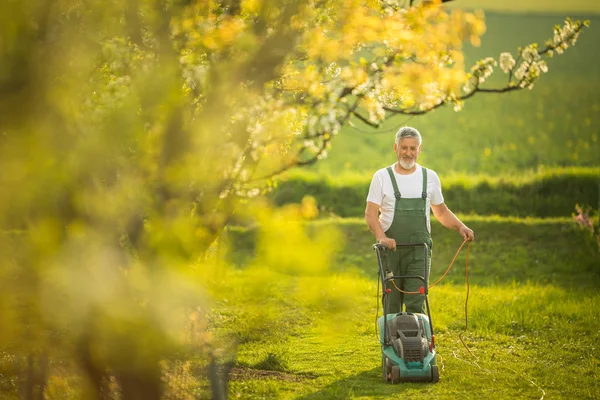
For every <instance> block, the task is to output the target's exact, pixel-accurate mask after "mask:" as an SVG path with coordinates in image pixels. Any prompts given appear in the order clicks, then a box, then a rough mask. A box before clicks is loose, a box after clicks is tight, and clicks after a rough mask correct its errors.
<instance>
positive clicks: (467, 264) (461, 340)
mask: <svg viewBox="0 0 600 400" xmlns="http://www.w3.org/2000/svg"><path fill="white" fill-rule="evenodd" d="M465 243H467V240H466V239H465V241H464V242H462V244H461V245H460V247H459V248H458V250H457V251H456V254H455V255H454V258H453V259H452V262H451V263H450V265H449V266H448V268H446V271H445V272H444V274H443V275H442V276H441V277H440V278H439V279H438V280H437V281H435V282H434V283H432V284H431V285H429V288H430V289H431V288H432V287H434V286H435V285H437V284H438V283H439V282H440V281H441V280H442V279H444V277H445V276H446V275H448V272H449V271H450V269H451V268H452V266H453V265H454V261H456V257H458V254H459V253H460V251H461V250H462V248H463V247H464V245H465ZM470 251H471V242H469V245H468V246H467V254H466V259H465V277H466V281H467V297H466V298H465V329H464V330H463V331H462V332H461V333H460V334H459V335H458V339H460V342H461V343H462V344H463V346H464V347H465V349H467V351H468V352H469V353H470V354H471V355H472V356H473V358H475V359H477V357H476V356H475V354H473V352H471V350H470V349H469V346H467V344H466V343H465V342H464V340H463V338H462V335H463V334H464V333H465V332H466V331H467V328H468V327H469V314H468V304H469V291H470V285H469V252H470ZM392 284H393V285H394V287H395V288H396V289H397V290H398V291H400V292H402V293H404V294H421V292H406V291H404V290H402V289H400V288H399V287H398V286H396V282H394V280H393V279H392Z"/></svg>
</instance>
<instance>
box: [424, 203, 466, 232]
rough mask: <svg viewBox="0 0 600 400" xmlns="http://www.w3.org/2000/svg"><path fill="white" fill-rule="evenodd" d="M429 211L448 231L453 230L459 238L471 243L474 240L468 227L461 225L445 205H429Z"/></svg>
mask: <svg viewBox="0 0 600 400" xmlns="http://www.w3.org/2000/svg"><path fill="white" fill-rule="evenodd" d="M431 210H432V211H433V215H435V218H437V220H438V221H440V223H441V224H442V225H444V226H445V227H446V228H448V229H453V230H455V231H458V233H460V236H462V237H463V239H466V240H469V241H472V240H475V234H474V233H473V231H472V230H471V229H469V227H468V226H466V225H465V224H463V223H462V221H461V220H460V219H458V217H457V216H456V215H454V213H453V212H452V211H450V209H449V208H448V206H446V204H445V203H441V204H438V205H433V204H432V205H431Z"/></svg>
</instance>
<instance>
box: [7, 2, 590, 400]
mask: <svg viewBox="0 0 600 400" xmlns="http://www.w3.org/2000/svg"><path fill="white" fill-rule="evenodd" d="M435 3H436V2H424V3H423V4H421V3H419V5H418V6H416V7H410V8H407V9H405V8H403V7H401V6H399V5H398V2H395V1H381V2H378V1H366V2H364V1H358V0H345V1H342V2H340V1H306V2H297V1H291V0H279V1H253V0H246V1H235V0H229V1H208V2H206V1H182V0H168V1H156V0H138V1H133V0H132V1H127V2H122V1H116V0H108V1H104V2H97V1H92V0H60V1H50V0H28V1H8V2H3V3H2V5H1V6H0V37H1V38H2V39H1V40H0V171H1V172H0V188H1V190H0V235H1V238H2V240H0V254H2V258H1V259H0V293H1V295H0V324H1V326H2V327H3V329H2V331H0V343H3V348H2V349H0V350H1V351H2V352H3V353H2V354H9V355H10V357H14V359H10V360H8V361H6V363H4V362H3V364H7V365H9V366H10V365H13V366H15V368H14V371H28V372H29V375H28V376H25V377H24V376H23V374H20V373H19V372H14V373H13V372H11V374H12V375H11V376H7V377H2V382H1V383H0V384H1V385H2V388H3V389H5V388H6V389H7V390H8V392H6V393H7V396H9V395H13V394H14V395H16V394H17V393H18V392H19V390H21V389H22V390H24V391H25V392H26V394H25V397H32V396H33V395H34V393H33V392H35V391H37V392H38V393H39V392H41V391H45V392H46V393H51V394H52V395H56V396H57V397H60V396H62V395H67V396H69V397H73V398H86V399H87V398H98V397H100V396H106V395H107V394H111V395H112V396H116V397H121V398H125V399H157V398H159V397H161V396H162V395H163V394H165V395H167V396H171V394H169V393H172V390H173V388H172V386H173V385H175V386H177V387H182V388H185V389H182V390H185V391H186V393H187V394H186V395H185V396H186V397H192V396H193V395H194V394H193V392H194V391H195V390H203V389H202V387H201V386H202V383H201V382H200V380H201V379H200V378H198V379H197V377H199V376H204V377H207V380H208V382H209V384H210V391H212V393H213V396H214V397H215V398H219V397H223V396H224V388H223V381H224V378H223V377H222V376H219V375H221V371H223V370H224V371H225V372H227V368H230V367H231V363H232V362H233V361H232V357H233V354H234V351H235V350H234V348H235V343H236V340H240V337H244V336H245V337H246V338H250V339H252V338H253V332H254V334H255V335H262V336H265V335H268V334H269V333H270V330H271V328H272V326H271V324H270V323H269V322H270V321H273V320H274V319H275V318H279V317H280V316H281V314H282V313H284V310H285V309H286V308H285V307H282V305H284V306H288V307H289V308H292V309H293V308H294V307H293V304H294V302H295V301H296V300H298V299H301V300H302V303H301V305H302V307H306V308H310V307H314V306H315V304H319V305H320V304H323V303H327V304H328V306H327V308H326V309H327V310H328V311H332V312H334V311H339V310H341V309H343V307H344V305H345V297H344V294H343V293H342V292H341V291H336V290H335V286H329V290H324V291H321V290H319V287H318V286H316V285H309V284H304V285H298V286H296V284H295V283H296V280H297V279H299V278H298V277H300V276H302V277H308V278H307V279H309V280H310V279H313V278H314V279H319V277H320V276H321V277H322V275H324V274H325V273H326V271H327V268H328V264H329V262H328V260H329V259H330V258H329V257H330V256H331V253H332V251H333V249H334V248H335V246H336V243H339V241H340V236H339V235H338V234H336V233H335V231H334V230H327V229H322V230H320V231H319V232H312V233H311V232H307V231H306V229H305V226H304V225H303V224H302V221H303V220H304V219H311V218H314V217H315V216H316V206H315V201H314V200H311V199H310V198H306V199H305V200H303V201H302V202H301V204H299V205H297V206H290V207H287V208H284V209H282V210H276V211H273V210H270V209H269V207H267V206H265V205H262V204H260V203H258V204H256V205H255V207H257V208H250V207H245V208H244V207H239V205H240V202H243V200H244V199H245V198H247V197H250V196H253V195H257V194H259V193H261V191H264V190H266V189H267V188H268V186H269V185H270V184H272V183H271V181H270V178H271V177H272V176H274V175H277V174H278V173H280V172H281V171H283V170H285V169H287V168H291V167H293V166H296V165H305V164H308V163H312V162H314V161H316V160H317V159H319V158H322V157H323V156H324V155H325V150H326V148H327V147H328V146H329V143H330V141H331V138H332V136H334V135H335V134H337V133H338V132H339V130H340V127H341V126H342V125H343V124H345V123H346V122H347V121H348V119H349V118H350V116H355V117H357V118H362V119H363V120H364V121H366V123H370V124H374V125H377V124H379V123H381V121H382V119H383V118H384V117H385V112H384V111H385V110H392V111H391V112H396V113H409V114H415V113H417V114H421V113H426V112H429V111H431V110H433V109H434V108H436V107H438V106H440V105H442V104H445V103H452V104H455V105H456V106H457V107H459V106H460V105H461V104H462V103H461V102H462V100H464V99H466V98H469V97H470V96H472V95H473V94H475V93H476V92H479V91H482V88H481V87H480V84H481V83H482V82H484V81H485V80H486V79H487V77H488V76H489V75H490V74H491V71H490V68H492V66H493V64H494V63H495V61H494V60H491V59H486V60H484V61H481V62H477V63H475V65H474V66H473V67H472V68H471V70H470V72H469V73H466V72H465V71H464V62H463V56H462V52H461V48H462V43H463V41H465V40H468V41H470V42H471V43H473V44H478V43H479V37H480V36H481V34H482V33H483V32H484V30H485V25H484V23H483V21H482V20H481V17H480V16H479V15H476V14H473V13H466V12H461V11H453V12H452V13H448V12H446V10H445V9H444V8H441V7H438V6H437V5H436V4H435ZM583 27H584V24H582V23H580V22H578V21H577V22H571V21H567V23H566V24H565V25H564V26H563V27H557V28H556V32H555V33H556V34H557V35H558V36H556V37H555V38H554V39H553V40H551V41H549V42H548V43H546V47H545V48H544V49H543V50H542V49H541V50H540V51H539V52H538V51H537V50H536V49H535V48H534V47H531V46H528V47H526V48H525V49H524V50H522V51H520V53H519V56H518V59H519V63H516V64H515V65H514V66H513V68H514V69H515V70H514V76H513V73H512V72H513V70H512V69H511V70H510V71H507V72H508V73H510V77H509V79H508V80H507V82H506V84H505V85H506V86H505V87H504V88H503V89H501V91H504V90H507V91H512V90H518V89H521V88H524V87H530V86H531V85H533V84H534V82H535V81H536V80H537V79H538V78H539V76H540V74H541V72H540V71H541V70H543V69H544V68H543V65H544V64H543V63H542V62H543V60H542V58H541V57H542V56H544V55H545V54H548V52H550V51H553V50H557V51H558V50H559V49H560V50H562V49H564V48H566V47H568V46H570V45H571V44H573V43H574V40H575V39H576V37H577V36H578V35H579V33H580V31H581V30H582V29H583ZM363 113H364V114H363ZM242 204H243V203H242ZM236 210H237V211H238V216H237V218H240V219H243V218H248V219H252V220H253V221H254V223H256V224H258V225H259V226H261V230H260V231H259V232H260V233H259V242H258V243H259V244H258V253H257V254H258V256H257V258H256V260H255V261H253V262H252V263H251V264H250V265H248V266H247V268H245V269H243V270H241V271H240V270H234V269H232V268H230V267H229V266H228V265H227V263H226V262H225V261H224V259H223V257H222V256H221V255H220V254H222V253H221V252H228V253H230V252H235V248H225V249H223V247H226V244H222V241H223V240H216V239H217V238H218V237H219V235H220V234H221V233H222V231H223V229H224V228H225V227H226V226H227V224H228V222H229V221H230V219H231V217H232V215H233V214H234V212H235V211H236ZM249 216H250V217H249ZM211 244H212V246H213V247H210V246H211ZM215 248H216V250H215ZM323 279H324V278H323ZM327 279H335V277H332V278H327ZM325 300H326V301H325ZM213 307H214V309H213ZM227 312H229V313H230V314H229V316H228V315H227ZM299 313H300V314H301V311H299ZM218 318H222V319H221V323H222V324H223V325H224V326H225V328H227V329H229V330H230V331H231V335H232V336H229V337H228V339H219V337H217V336H218V335H214V334H213V333H214V332H213V330H214V329H216V328H215V327H216V326H218V323H216V322H215V323H214V324H212V325H211V322H213V321H212V320H211V319H218ZM300 320H301V319H300ZM236 321H239V322H240V323H239V324H238V323H237V322H236ZM294 323H299V322H298V321H297V320H296V319H294V318H291V319H290V325H293V324H294ZM227 329H225V330H227ZM236 335H237V336H236ZM217 364H225V365H224V366H223V368H222V369H220V368H218V366H217ZM3 368H4V366H3ZM10 368H12V367H10ZM10 368H8V370H10V371H13V370H12V369H10ZM177 371H179V372H177ZM170 377H171V378H170ZM177 377H179V378H182V379H183V378H185V379H184V381H183V382H177V381H173V379H175V380H177V379H179V378H177ZM186 377H189V379H190V380H187V378H186ZM5 379H6V382H5ZM199 379H200V380H199ZM164 380H167V382H166V383H165V382H164ZM7 382H9V383H7ZM48 385H50V386H48ZM204 385H205V386H206V379H205V381H204ZM190 392H192V393H190ZM21 393H23V392H21ZM173 396H175V397H177V396H178V395H173ZM181 397H184V396H181Z"/></svg>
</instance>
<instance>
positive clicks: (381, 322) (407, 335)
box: [373, 243, 440, 383]
mask: <svg viewBox="0 0 600 400" xmlns="http://www.w3.org/2000/svg"><path fill="white" fill-rule="evenodd" d="M396 247H423V251H424V257H425V258H424V260H425V263H424V265H426V266H427V265H428V262H427V260H428V246H427V243H415V244H413V243H406V244H405V243H396ZM373 248H374V249H375V251H376V254H377V263H378V266H379V277H380V279H381V285H382V288H383V296H382V303H383V316H381V317H379V318H378V319H377V325H378V328H379V332H380V336H379V342H380V343H381V370H382V377H383V380H384V381H385V382H390V383H398V382H416V381H422V382H423V381H424V382H438V381H439V380H440V373H439V369H438V366H437V362H436V352H435V340H434V338H435V335H434V332H433V324H432V323H431V312H430V310H429V299H428V293H429V269H428V268H427V267H426V268H425V269H424V271H423V276H417V275H406V276H394V275H393V274H392V273H391V272H390V269H389V268H388V265H387V262H388V259H387V248H386V247H385V246H384V245H382V244H375V245H373ZM407 279H417V280H419V281H421V282H422V284H423V286H422V287H421V292H420V293H421V294H423V295H424V296H425V299H424V304H425V310H426V312H427V314H422V313H409V312H390V310H388V295H389V293H391V290H393V289H392V287H393V288H395V289H398V287H397V285H396V284H395V283H393V281H396V280H397V281H402V280H407ZM390 282H391V283H390Z"/></svg>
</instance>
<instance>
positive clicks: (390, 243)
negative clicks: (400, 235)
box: [377, 237, 396, 251]
mask: <svg viewBox="0 0 600 400" xmlns="http://www.w3.org/2000/svg"><path fill="white" fill-rule="evenodd" d="M377 243H379V244H383V245H385V247H387V248H388V249H390V250H392V251H396V241H395V240H394V239H392V238H388V237H385V238H381V239H377Z"/></svg>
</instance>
